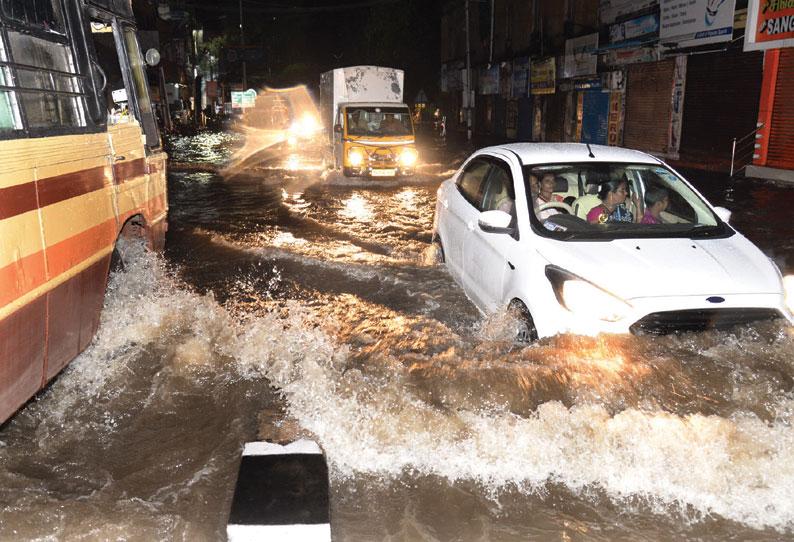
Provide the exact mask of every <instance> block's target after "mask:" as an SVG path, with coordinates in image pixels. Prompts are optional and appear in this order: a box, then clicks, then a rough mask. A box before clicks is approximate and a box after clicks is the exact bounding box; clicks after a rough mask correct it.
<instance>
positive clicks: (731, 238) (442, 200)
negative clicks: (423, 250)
mask: <svg viewBox="0 0 794 542" xmlns="http://www.w3.org/2000/svg"><path fill="white" fill-rule="evenodd" d="M532 176H535V177H536V178H537V179H542V178H544V177H547V178H550V177H549V176H553V178H554V181H555V188H554V190H555V197H554V198H552V200H555V199H556V200H559V199H562V200H563V201H551V202H550V203H547V204H543V205H540V206H537V205H536V204H534V201H535V200H536V198H535V197H534V195H531V189H530V179H531V177H532ZM610 181H612V182H613V185H612V186H616V185H615V184H614V181H618V184H624V186H625V188H626V189H627V191H628V192H629V194H630V195H634V196H636V198H632V197H627V198H626V203H625V204H624V207H625V209H624V210H628V211H630V212H631V213H632V214H633V215H634V216H637V214H638V213H639V216H641V217H644V214H645V211H646V207H647V208H649V209H650V208H651V207H650V206H648V205H647V204H646V203H645V197H646V195H648V196H649V198H652V197H653V194H656V195H657V196H658V195H659V194H660V193H661V194H664V195H666V200H665V201H664V204H663V205H660V206H657V207H654V210H655V211H656V212H657V215H659V212H658V211H659V208H661V207H664V209H663V211H662V212H661V214H660V215H659V217H660V223H639V222H612V221H603V220H604V218H605V217H606V215H605V216H604V217H602V222H599V221H597V220H596V221H593V222H588V221H587V219H586V217H587V215H588V214H591V217H590V218H591V220H593V216H595V215H599V214H600V210H599V211H594V213H590V211H591V210H593V208H594V207H596V206H599V205H601V204H602V203H603V202H602V199H601V198H600V197H599V196H598V195H597V193H598V191H599V189H600V188H602V187H604V186H605V183H608V182H610ZM660 189H661V192H660ZM621 191H622V190H621ZM437 195H438V199H437V202H436V213H435V220H434V232H433V234H434V235H433V238H434V240H435V241H436V242H437V243H439V244H440V248H441V250H440V252H439V253H440V255H441V257H442V258H443V261H444V262H445V263H446V265H447V268H448V269H449V272H450V273H451V274H452V276H453V277H454V279H455V280H456V281H457V282H458V283H459V284H460V285H461V286H462V287H463V289H464V290H465V292H466V294H467V295H468V297H469V298H470V299H471V300H472V301H473V302H474V304H475V305H476V306H477V307H478V308H479V309H480V310H481V311H483V312H491V311H496V310H501V309H503V308H505V307H514V308H515V309H517V310H518V311H519V313H520V314H521V316H522V317H523V322H524V325H523V326H522V331H521V332H520V333H519V339H522V340H534V339H536V338H538V337H546V336H551V335H555V334H558V333H565V332H573V333H579V334H586V335H595V334H598V333H601V332H606V333H634V334H643V333H668V332H678V331H699V330H703V329H708V328H711V327H727V326H732V325H736V324H744V323H750V322H754V321H758V320H767V319H775V318H784V319H786V320H788V322H789V323H790V324H792V323H794V316H792V311H794V309H792V307H794V276H788V277H785V279H784V278H783V277H782V275H781V273H780V271H779V269H778V268H777V266H776V265H775V264H774V262H772V261H771V260H770V259H769V258H767V257H766V256H765V255H764V254H763V253H762V252H761V251H760V250H759V249H758V248H757V247H756V246H755V245H753V244H752V243H751V242H750V241H748V240H747V239H746V238H745V237H744V236H742V235H741V234H740V233H738V232H737V231H736V230H734V229H733V228H732V227H731V226H730V225H729V224H728V218H729V217H730V211H728V210H727V209H724V208H721V207H712V206H711V205H710V204H709V203H708V202H707V201H706V200H705V199H704V198H703V197H702V196H701V195H700V194H699V193H698V192H697V191H696V190H695V189H694V188H693V187H692V186H691V185H690V184H689V183H688V182H687V181H685V180H684V179H683V178H682V177H681V176H680V175H679V174H678V173H676V172H675V171H674V170H673V169H672V168H670V167H669V166H668V165H667V164H665V163H664V162H662V161H661V160H659V159H657V158H655V157H653V156H650V155H648V154H645V153H642V152H638V151H632V150H627V149H621V148H617V147H603V146H596V145H587V144H579V143H515V144H509V145H500V146H494V147H488V148H484V149H481V150H479V151H477V152H475V153H474V154H473V155H472V156H470V157H469V158H468V159H467V160H466V161H465V162H464V163H463V165H462V166H461V167H460V169H459V170H458V171H457V172H456V173H455V175H454V176H453V177H452V178H451V179H448V180H446V181H444V182H443V183H442V184H441V186H440V187H439V189H438V194H437ZM601 195H602V196H604V192H602V193H601ZM606 197H613V196H606ZM624 197H625V196H624ZM610 202H611V203H614V202H613V201H612V200H610ZM638 206H639V207H640V208H639V209H638V208H637V207H638ZM665 206H666V207H665ZM548 209H553V211H552V212H551V213H549V212H548ZM599 209H608V207H600V208H599ZM547 215H551V216H547ZM539 216H542V217H544V218H539ZM784 283H785V284H786V285H787V287H784ZM786 290H788V294H787V293H786Z"/></svg>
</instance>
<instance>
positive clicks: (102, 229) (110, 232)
mask: <svg viewBox="0 0 794 542" xmlns="http://www.w3.org/2000/svg"><path fill="white" fill-rule="evenodd" d="M115 240H116V218H115V217H114V218H113V219H111V220H107V221H105V222H103V223H101V224H99V225H97V226H94V227H93V228H90V229H87V230H84V231H81V232H80V233H78V234H77V235H73V236H72V237H70V238H69V239H65V240H63V241H61V242H60V243H56V244H54V245H52V246H50V247H47V269H48V270H49V273H50V276H51V277H57V276H58V275H60V274H61V273H65V272H67V271H69V269H71V268H72V267H74V266H75V265H77V264H79V263H80V262H82V261H83V260H85V259H87V258H90V257H91V256H92V255H94V254H96V253H97V252H99V251H100V250H102V249H103V248H105V247H107V246H112V245H113V242H114V241H115Z"/></svg>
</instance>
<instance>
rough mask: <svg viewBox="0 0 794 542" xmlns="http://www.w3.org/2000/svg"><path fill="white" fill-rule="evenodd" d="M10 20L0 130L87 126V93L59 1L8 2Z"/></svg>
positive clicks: (3, 56)
mask: <svg viewBox="0 0 794 542" xmlns="http://www.w3.org/2000/svg"><path fill="white" fill-rule="evenodd" d="M2 14H3V15H4V17H5V18H6V20H7V23H8V24H7V25H6V28H5V32H4V33H5V36H4V38H5V40H4V43H5V44H7V46H6V45H3V47H2V51H1V52H0V59H2V61H3V69H2V76H1V77H2V87H0V91H2V92H3V95H2V96H0V97H1V98H3V99H2V100H0V127H2V128H3V129H4V130H19V129H22V128H23V127H24V126H25V125H27V128H28V129H29V130H30V131H32V132H34V133H36V132H40V131H42V130H51V129H53V128H54V129H56V130H58V129H60V130H61V131H62V132H63V131H69V130H70V129H74V128H83V127H85V126H86V117H85V97H86V96H85V93H84V91H83V89H82V84H81V78H82V77H83V76H82V75H80V74H79V73H78V71H77V69H76V66H75V62H74V59H73V57H72V50H71V47H70V43H69V39H68V37H67V35H66V33H65V32H64V28H65V25H64V20H63V14H62V13H61V9H60V3H59V1H58V0H37V1H35V2H24V1H19V0H16V1H11V0H2Z"/></svg>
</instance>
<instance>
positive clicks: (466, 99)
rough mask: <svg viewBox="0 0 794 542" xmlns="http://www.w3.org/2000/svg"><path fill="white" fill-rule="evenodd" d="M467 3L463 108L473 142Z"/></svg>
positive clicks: (472, 99)
mask: <svg viewBox="0 0 794 542" xmlns="http://www.w3.org/2000/svg"><path fill="white" fill-rule="evenodd" d="M463 1H464V2H465V3H466V84H465V87H464V89H463V108H464V109H465V110H466V124H467V126H468V128H467V130H466V135H467V137H468V140H469V142H471V117H472V113H473V112H474V103H473V102H474V93H473V92H472V91H471V47H470V46H469V0H463Z"/></svg>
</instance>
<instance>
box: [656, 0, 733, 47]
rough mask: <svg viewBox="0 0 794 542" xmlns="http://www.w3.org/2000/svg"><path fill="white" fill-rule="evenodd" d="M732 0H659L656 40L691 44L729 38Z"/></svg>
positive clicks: (730, 35) (731, 21) (703, 43)
mask: <svg viewBox="0 0 794 542" xmlns="http://www.w3.org/2000/svg"><path fill="white" fill-rule="evenodd" d="M735 6H736V0H661V14H662V23H661V28H660V29H659V41H661V42H670V41H675V42H677V44H678V47H693V46H697V45H706V44H708V43H719V42H723V41H731V39H733V12H734V8H735Z"/></svg>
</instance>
